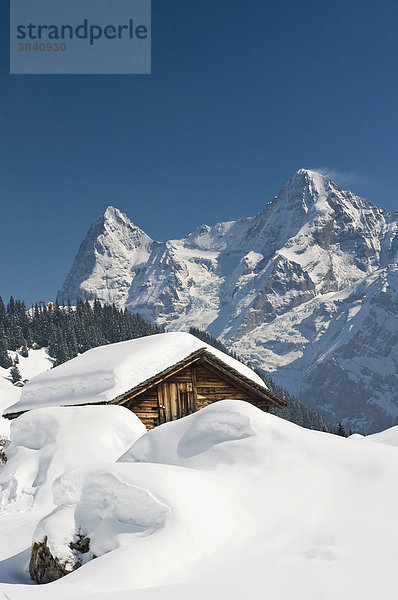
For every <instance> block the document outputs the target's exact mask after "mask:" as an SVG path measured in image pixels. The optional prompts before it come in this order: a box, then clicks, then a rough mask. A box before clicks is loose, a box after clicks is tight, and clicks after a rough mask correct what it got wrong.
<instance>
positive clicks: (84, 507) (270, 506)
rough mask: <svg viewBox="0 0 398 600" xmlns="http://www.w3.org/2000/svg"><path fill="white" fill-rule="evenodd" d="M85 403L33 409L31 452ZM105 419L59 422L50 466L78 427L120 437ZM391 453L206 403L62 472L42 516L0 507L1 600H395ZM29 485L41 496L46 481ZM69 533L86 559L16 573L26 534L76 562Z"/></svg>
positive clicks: (396, 474) (22, 441)
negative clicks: (66, 567)
mask: <svg viewBox="0 0 398 600" xmlns="http://www.w3.org/2000/svg"><path fill="white" fill-rule="evenodd" d="M98 408H102V411H103V412H104V411H107V410H108V409H109V408H113V409H115V411H123V410H124V409H122V408H120V407H98ZM84 410H85V411H96V410H97V407H84V408H65V409H59V408H58V409H43V410H38V411H34V412H33V413H30V418H32V415H34V414H35V413H36V415H40V431H42V433H43V435H42V436H41V437H40V438H35V444H36V446H35V451H36V453H38V455H39V456H42V457H44V455H45V451H46V449H47V450H48V441H47V440H46V435H45V434H46V432H49V433H52V432H53V429H54V428H53V421H54V418H56V419H57V420H59V419H61V420H63V419H64V417H62V418H61V415H67V413H68V412H74V414H75V415H78V413H79V411H84ZM25 418H26V417H25ZM65 418H66V417H65ZM104 418H105V419H106V421H107V424H105V423H102V424H101V421H100V418H99V413H97V414H96V418H95V420H94V421H95V422H93V423H91V421H90V420H87V421H86V428H87V429H86V432H83V431H82V429H80V430H79V431H74V429H73V428H71V427H69V435H68V436H66V435H65V433H66V431H67V428H65V427H64V428H63V430H62V431H63V433H62V435H59V436H57V437H56V438H55V442H54V447H53V449H54V456H55V457H57V461H58V466H62V455H63V452H66V453H67V454H68V455H69V456H70V455H71V453H70V448H71V447H74V446H75V445H76V447H78V448H79V447H81V444H82V440H83V439H84V436H85V435H86V433H87V435H88V436H89V439H94V436H95V432H96V431H97V430H98V428H100V429H101V431H104V428H106V427H108V435H109V436H110V437H111V438H115V436H116V437H117V434H118V431H119V426H118V423H117V419H116V421H115V420H112V419H110V420H109V419H108V418H107V417H104ZM36 419H37V420H36V424H37V425H38V424H39V420H38V419H39V417H37V418H36ZM18 420H20V422H21V423H22V422H23V420H24V417H20V419H18ZM18 420H17V422H18ZM61 420H60V421H59V423H60V424H61ZM78 420H79V421H80V420H83V418H82V419H78ZM64 424H66V422H65V423H64ZM17 431H19V432H18V435H17V438H16V439H15V443H14V451H15V452H16V453H19V456H22V455H23V453H27V452H29V451H30V450H31V443H32V439H31V437H30V436H29V433H28V432H27V433H26V434H24V433H23V432H24V428H23V427H20V428H18V427H17ZM82 436H83V437H82ZM126 441H127V440H126V439H125V440H124V443H125V442H126ZM116 454H117V452H114V453H113V456H115V455H116ZM17 455H18V454H15V456H17ZM76 456H77V458H78V456H79V453H76ZM102 456H103V454H101V455H100V456H99V460H100V461H102V460H103V458H102ZM113 460H115V458H114V459H113ZM397 460H398V454H397V448H396V447H391V446H388V445H385V444H375V443H365V441H364V440H363V439H345V438H340V437H338V436H333V435H330V434H325V433H321V432H314V431H310V430H305V429H302V428H300V427H298V426H296V425H293V424H291V423H288V422H286V421H283V420H281V419H279V418H277V417H275V416H273V415H270V414H266V413H263V412H262V411H259V410H258V409H256V408H255V407H253V406H251V405H249V404H246V403H244V402H237V401H234V402H231V401H223V402H219V403H216V404H214V405H211V406H209V407H207V408H205V409H204V410H202V411H200V412H198V413H195V414H193V415H190V416H189V417H186V418H184V419H181V420H179V421H176V422H171V423H166V424H164V425H162V426H160V427H158V428H156V429H155V430H152V431H151V432H149V433H147V434H145V435H143V436H141V437H139V438H138V440H137V441H136V442H134V440H132V445H131V447H130V448H129V449H127V451H126V452H125V453H124V454H122V456H121V457H120V458H119V460H118V461H117V462H116V464H114V463H113V461H112V460H109V461H108V462H107V463H106V464H103V463H102V464H95V465H87V463H86V465H85V466H77V467H76V468H73V469H71V470H68V471H67V472H66V473H62V474H60V476H59V477H58V478H57V479H56V480H55V482H54V485H53V501H54V505H55V509H54V510H52V509H51V508H50V510H49V511H48V514H46V516H44V518H43V511H40V510H39V509H38V507H37V506H35V505H33V507H32V509H31V510H30V511H29V512H28V513H19V514H18V513H10V511H7V510H6V511H5V512H3V514H0V528H1V534H2V542H3V543H2V545H1V547H0V593H3V595H4V598H5V599H7V598H12V600H28V599H29V600H34V599H40V600H46V599H47V598H48V599H50V598H54V597H57V598H58V599H59V600H67V599H68V600H69V599H70V598H76V599H77V600H83V599H84V600H94V599H96V600H98V599H102V598H103V599H104V600H105V599H106V600H108V599H110V598H112V600H125V599H127V598H131V597H134V598H137V599H138V600H141V599H142V600H161V599H164V598H166V599H171V598H173V600H183V599H185V598H194V599H195V600H196V599H197V600H199V599H203V598H207V599H208V600H219V599H220V598H228V599H229V600H231V599H232V600H238V599H240V600H241V599H242V598H249V599H250V600H260V599H261V600H262V599H263V598H264V597H266V598H269V600H286V598H294V600H304V599H305V600H313V599H315V598H322V599H323V600H335V599H336V598H350V600H375V599H376V598H377V600H393V599H394V598H395V597H396V589H397V583H398V580H397V573H396V539H397V536H398V521H397V519H396V497H397V493H398V470H397ZM82 463H83V460H82ZM112 463H113V464H112ZM65 467H68V465H67V463H65ZM37 472H38V471H37V469H34V468H33V469H32V472H31V475H32V476H33V477H34V476H35V474H36V473H37ZM51 478H52V476H51ZM16 479H17V481H18V482H19V481H20V478H19V473H17V475H16ZM37 484H38V487H39V488H41V489H42V492H41V493H42V497H44V496H46V494H47V493H48V492H47V491H46V489H47V490H48V483H47V482H43V483H41V482H40V481H38V482H37ZM38 494H39V495H40V493H39V492H38ZM51 502H52V499H50V503H51ZM79 532H80V534H84V535H86V536H88V537H89V540H90V544H89V550H88V552H87V553H85V555H86V556H85V555H84V554H83V555H81V556H79V558H83V560H82V562H83V566H82V567H80V568H79V569H78V570H76V571H75V572H73V573H71V574H70V575H67V576H66V577H64V578H62V579H60V580H58V581H56V582H55V583H52V584H48V585H43V586H36V585H32V584H31V582H29V578H28V576H27V574H26V570H25V569H26V563H27V560H28V558H29V550H30V544H31V541H32V534H33V540H35V541H38V542H40V541H41V540H43V539H44V537H47V541H48V544H49V547H50V548H51V550H52V552H53V555H54V556H57V557H59V558H60V559H61V560H66V561H68V564H73V562H74V561H75V559H76V556H75V555H74V554H73V553H72V552H71V548H70V545H69V544H70V541H71V539H73V538H74V536H75V535H76V534H77V533H79ZM93 554H95V555H96V556H97V557H98V558H95V559H93ZM84 556H85V558H84Z"/></svg>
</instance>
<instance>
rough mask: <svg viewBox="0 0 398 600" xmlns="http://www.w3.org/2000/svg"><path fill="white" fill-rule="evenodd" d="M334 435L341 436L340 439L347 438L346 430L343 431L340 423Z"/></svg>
mask: <svg viewBox="0 0 398 600" xmlns="http://www.w3.org/2000/svg"><path fill="white" fill-rule="evenodd" d="M336 434H337V435H341V437H347V433H346V430H345V429H344V427H343V425H342V424H341V421H340V423H339V424H338V425H337V430H336Z"/></svg>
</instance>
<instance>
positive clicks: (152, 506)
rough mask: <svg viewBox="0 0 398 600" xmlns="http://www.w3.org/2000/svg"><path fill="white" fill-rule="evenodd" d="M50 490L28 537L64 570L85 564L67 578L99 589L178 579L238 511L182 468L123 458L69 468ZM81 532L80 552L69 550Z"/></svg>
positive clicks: (206, 479)
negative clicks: (47, 505)
mask: <svg viewBox="0 0 398 600" xmlns="http://www.w3.org/2000/svg"><path fill="white" fill-rule="evenodd" d="M53 495H54V502H55V503H56V504H57V505H58V506H57V508H56V509H55V510H54V511H53V512H52V513H51V514H49V515H48V516H46V517H45V518H44V519H42V520H41V521H40V522H39V524H38V525H37V528H36V531H35V533H34V535H33V543H34V544H40V543H45V544H46V545H47V547H48V549H49V550H50V552H51V555H52V556H53V557H54V558H55V559H56V560H57V562H58V563H60V564H62V565H65V566H66V570H67V571H69V572H72V571H74V570H75V569H76V568H77V567H78V566H81V565H85V568H84V569H81V570H79V571H76V572H75V573H73V574H72V575H71V576H70V577H71V584H72V585H74V584H75V585H77V586H79V585H80V584H81V582H87V581H88V580H91V581H92V584H91V585H92V586H93V589H98V590H101V591H102V590H103V589H104V588H105V589H106V588H107V587H108V586H109V581H110V579H111V580H112V586H115V587H116V589H129V588H131V587H132V586H133V587H134V588H139V587H149V586H151V585H156V584H160V583H164V582H166V581H168V580H169V578H170V576H171V577H173V578H174V579H175V580H176V581H178V580H179V579H181V578H185V577H186V576H187V575H188V574H189V572H190V569H191V567H192V565H193V564H195V562H197V561H198V560H200V559H201V558H202V557H203V554H206V553H210V554H211V553H213V552H215V551H216V550H217V549H218V548H220V547H222V546H224V545H225V544H226V543H227V542H230V541H231V539H232V538H233V536H234V535H236V533H237V531H238V517H237V512H238V511H237V509H236V506H235V505H234V502H233V501H232V502H231V501H228V498H227V495H226V493H225V490H224V489H223V486H221V485H220V484H219V483H218V482H217V481H214V480H213V479H212V477H211V476H209V475H207V474H203V473H198V472H195V471H193V470H190V469H182V468H179V467H171V466H168V465H153V464H127V463H124V464H122V463H119V464H115V465H94V466H91V467H86V468H77V469H73V470H71V471H69V472H68V473H66V474H64V475H62V476H60V477H59V478H58V479H57V480H56V481H55V482H54V486H53ZM209 503H211V510H209ZM82 539H83V540H85V543H86V547H85V548H84V550H85V551H84V553H82V552H79V551H78V550H76V543H77V544H78V543H79V540H82ZM71 544H72V547H71ZM105 555H106V556H105ZM98 557H100V558H98ZM93 558H96V560H94V561H92V562H90V561H91V559H93ZM101 560H104V561H106V562H103V563H101V562H100V561H101ZM101 564H102V565H103V566H102V567H101ZM68 579H69V577H68Z"/></svg>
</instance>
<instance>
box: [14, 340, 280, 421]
mask: <svg viewBox="0 0 398 600" xmlns="http://www.w3.org/2000/svg"><path fill="white" fill-rule="evenodd" d="M102 381H103V383H102ZM47 390H48V391H47ZM24 394H25V397H24ZM224 399H235V400H245V401H246V402H250V403H251V404H254V405H255V406H257V407H258V408H260V409H262V410H264V411H268V410H269V408H270V407H271V406H275V407H283V406H284V405H285V403H284V402H283V401H282V400H280V399H279V398H277V397H276V396H275V395H274V394H272V393H271V392H270V390H269V389H268V388H267V386H266V385H265V384H264V382H263V381H262V380H261V378H260V377H258V375H256V373H254V371H253V370H252V369H250V368H249V367H248V366H247V365H244V364H243V363H241V362H239V361H237V360H236V359H234V358H232V357H230V356H228V355H226V354H225V353H223V352H220V351H219V350H216V349H214V348H213V347H212V346H209V345H207V344H205V343H203V342H201V341H200V340H198V339H197V338H196V337H194V336H192V335H190V334H187V333H164V334H158V335H154V336H148V337H145V338H140V339H137V340H130V341H128V342H120V343H118V344H111V345H109V346H102V347H101V348H94V349H93V350H89V351H88V352H86V353H84V354H82V355H81V356H79V357H77V358H75V359H73V360H71V361H68V362H67V363H65V364H64V365H60V366H59V367H56V368H55V369H52V370H51V371H49V372H47V373H44V374H41V375H40V376H38V377H35V378H34V379H32V380H31V381H30V382H29V384H27V385H26V386H25V388H24V391H23V395H22V397H21V400H20V402H19V403H17V404H15V405H14V406H12V407H10V408H9V409H7V411H6V413H5V414H4V416H6V417H8V418H14V417H16V416H18V415H19V414H21V413H22V412H25V411H26V410H29V409H31V408H39V407H43V406H49V405H51V406H54V405H58V406H67V405H73V406H79V405H86V404H118V405H121V406H125V407H126V408H128V409H129V410H131V411H133V412H134V413H135V414H136V415H137V416H138V417H139V418H140V419H141V421H142V422H143V423H144V424H145V426H146V427H147V429H152V428H153V427H156V426H157V425H160V424H162V423H165V422H167V421H174V420H176V419H179V418H181V417H185V416H186V415H189V414H191V413H193V412H195V411H197V410H200V409H201V408H203V407H205V406H207V405H208V404H211V403H212V402H217V401H218V400H224Z"/></svg>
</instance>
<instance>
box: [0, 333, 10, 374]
mask: <svg viewBox="0 0 398 600" xmlns="http://www.w3.org/2000/svg"><path fill="white" fill-rule="evenodd" d="M12 365H13V362H12V358H11V356H10V355H9V354H8V352H7V346H6V344H5V342H4V339H0V367H3V369H9V368H10V367H12Z"/></svg>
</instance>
